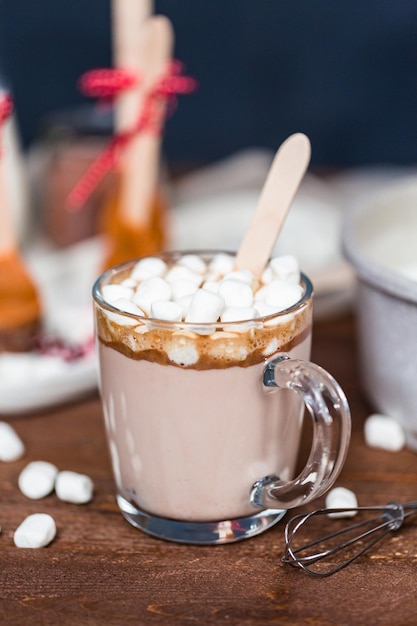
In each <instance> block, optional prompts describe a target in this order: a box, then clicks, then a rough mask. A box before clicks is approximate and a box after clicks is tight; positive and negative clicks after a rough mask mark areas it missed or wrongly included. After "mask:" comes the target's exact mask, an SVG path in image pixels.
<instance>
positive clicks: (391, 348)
mask: <svg viewBox="0 0 417 626" xmlns="http://www.w3.org/2000/svg"><path fill="white" fill-rule="evenodd" d="M416 207H417V182H416V180H415V178H412V179H408V180H404V181H402V182H400V183H396V184H393V186H392V187H391V188H390V189H389V190H385V191H384V193H382V194H378V195H376V196H375V197H374V198H373V199H372V200H369V202H367V203H366V204H365V205H364V206H358V207H356V208H355V210H353V211H352V212H350V214H349V215H348V217H347V219H346V224H345V227H344V230H343V243H344V250H345V252H346V255H347V257H348V258H349V259H350V261H351V262H352V264H353V266H354V267H355V270H356V272H357V275H358V293H357V297H356V298H355V302H356V310H357V316H358V343H359V354H360V367H361V380H362V384H363V387H364V390H365V392H366V394H367V396H368V398H369V400H370V402H371V403H372V405H373V406H374V407H375V409H377V410H378V411H380V412H382V413H385V414H387V415H389V416H391V417H393V418H395V419H397V420H398V421H399V422H400V423H401V425H402V426H403V428H404V430H405V431H406V434H407V442H408V446H409V447H410V448H412V449H414V450H416V451H417V385H416V374H417V208H416Z"/></svg>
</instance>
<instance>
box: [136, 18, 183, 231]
mask: <svg viewBox="0 0 417 626" xmlns="http://www.w3.org/2000/svg"><path fill="white" fill-rule="evenodd" d="M173 45H174V31H173V28H172V24H171V22H170V20H169V19H168V18H166V17H165V16H162V15H158V16H153V17H151V18H149V20H147V22H146V23H145V25H144V26H143V29H142V33H141V55H140V56H141V59H142V61H143V69H142V77H143V92H142V97H143V100H145V98H146V96H147V94H148V93H149V91H151V90H152V89H154V87H155V85H156V84H157V83H158V81H159V80H160V79H161V78H162V77H163V76H164V75H165V74H166V72H167V69H168V65H169V62H170V60H171V58H172V51H173ZM160 106H161V105H160ZM164 113H165V111H164V110H162V108H161V110H160V114H161V115H162V116H163V115H164ZM162 119H163V117H162ZM161 136H162V133H158V132H156V133H155V132H147V131H145V132H143V133H140V134H139V135H138V137H137V138H136V139H135V159H134V161H133V159H132V166H131V167H132V169H131V176H130V181H131V186H130V193H131V195H130V196H129V204H128V202H127V201H126V205H125V206H126V208H127V207H129V209H128V215H129V217H130V220H131V221H133V220H134V222H135V223H136V224H137V225H139V226H140V225H146V224H148V222H149V213H150V211H151V209H152V203H153V201H154V198H155V192H156V188H157V184H158V173H159V163H160V146H161ZM133 192H134V193H133ZM126 193H127V191H126Z"/></svg>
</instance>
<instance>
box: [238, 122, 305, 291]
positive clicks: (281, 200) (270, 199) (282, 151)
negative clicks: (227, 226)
mask: <svg viewBox="0 0 417 626" xmlns="http://www.w3.org/2000/svg"><path fill="white" fill-rule="evenodd" d="M310 155H311V147H310V141H309V139H308V137H306V135H304V134H303V133H296V134H294V135H291V136H290V137H288V139H286V141H284V142H283V143H282V144H281V146H280V147H279V149H278V151H277V153H276V155H275V158H274V160H273V162H272V165H271V168H270V170H269V173H268V176H267V178H266V181H265V184H264V186H263V189H262V192H261V195H260V198H259V201H258V205H257V207H256V210H255V213H254V216H253V218H252V221H251V223H250V225H249V228H248V230H247V231H246V233H245V235H244V237H243V240H242V243H241V245H240V247H239V250H238V253H237V255H236V261H235V268H236V269H248V270H251V271H252V272H253V274H254V275H255V277H256V278H258V279H259V278H260V277H261V275H262V272H263V270H264V268H265V266H266V264H267V263H268V259H269V258H270V256H271V253H272V250H273V248H274V245H275V242H276V240H277V238H278V235H279V233H280V231H281V229H282V226H283V224H284V221H285V218H286V216H287V213H288V210H289V208H290V206H291V203H292V201H293V199H294V196H295V194H296V192H297V190H298V187H299V186H300V183H301V181H302V179H303V177H304V174H305V172H306V170H307V167H308V165H309V162H310Z"/></svg>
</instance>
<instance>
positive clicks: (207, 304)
mask: <svg viewBox="0 0 417 626" xmlns="http://www.w3.org/2000/svg"><path fill="white" fill-rule="evenodd" d="M223 308H224V300H223V298H221V297H220V296H219V295H217V294H215V293H211V292H210V291H206V290H204V289H199V290H198V291H196V293H195V294H194V296H193V298H192V300H191V304H190V309H189V311H188V313H187V316H186V318H185V321H186V322H192V323H197V324H208V323H212V322H217V320H218V319H219V317H220V314H221V312H222V311H223Z"/></svg>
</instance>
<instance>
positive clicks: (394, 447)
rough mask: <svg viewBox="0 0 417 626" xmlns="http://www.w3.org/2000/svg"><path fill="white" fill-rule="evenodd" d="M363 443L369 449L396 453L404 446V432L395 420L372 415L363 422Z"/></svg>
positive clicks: (376, 414)
mask: <svg viewBox="0 0 417 626" xmlns="http://www.w3.org/2000/svg"><path fill="white" fill-rule="evenodd" d="M364 434H365V442H366V444H367V445H368V446H370V447H371V448H381V449H383V450H389V451H391V452H397V451H398V450H401V449H402V448H403V447H404V446H405V442H406V436H405V432H404V430H403V428H402V426H401V424H399V423H398V422H397V421H396V420H395V419H393V418H392V417H388V416H387V415H380V414H378V413H374V414H372V415H370V416H369V417H368V418H367V419H366V421H365V427H364Z"/></svg>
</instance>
